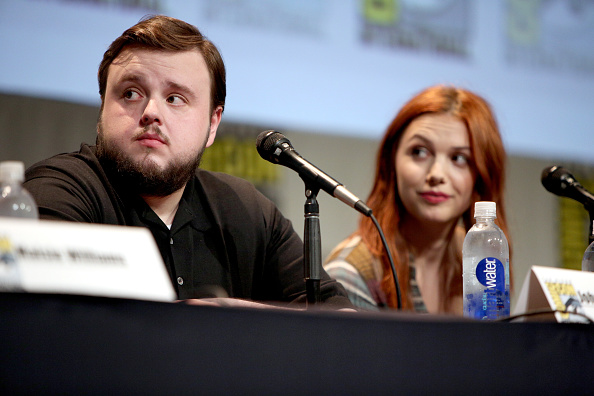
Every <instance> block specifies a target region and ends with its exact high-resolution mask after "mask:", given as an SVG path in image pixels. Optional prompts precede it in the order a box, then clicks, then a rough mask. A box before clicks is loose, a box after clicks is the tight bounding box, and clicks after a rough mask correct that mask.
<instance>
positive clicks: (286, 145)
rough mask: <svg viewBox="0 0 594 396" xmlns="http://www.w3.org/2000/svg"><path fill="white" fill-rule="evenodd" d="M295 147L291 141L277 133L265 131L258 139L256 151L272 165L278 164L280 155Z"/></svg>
mask: <svg viewBox="0 0 594 396" xmlns="http://www.w3.org/2000/svg"><path fill="white" fill-rule="evenodd" d="M292 148H293V146H292V145H291V142H290V141H289V139H287V138H286V137H285V135H283V134H282V133H280V132H277V131H272V130H271V131H264V132H261V133H260V134H259V135H258V138H257V139H256V149H257V150H258V154H260V157H262V158H264V159H265V160H266V161H270V162H272V163H275V164H276V163H278V155H279V154H280V153H281V152H283V151H285V150H287V149H292Z"/></svg>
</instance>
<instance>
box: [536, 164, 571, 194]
mask: <svg viewBox="0 0 594 396" xmlns="http://www.w3.org/2000/svg"><path fill="white" fill-rule="evenodd" d="M566 176H570V177H572V176H571V174H570V173H569V172H568V171H567V169H565V168H563V167H561V166H557V165H554V166H549V167H546V168H544V169H543V171H542V174H541V177H540V181H541V182H542V185H543V186H544V188H546V189H547V191H549V192H552V193H553V194H559V193H560V192H561V191H562V189H563V187H562V184H563V183H564V181H565V180H564V179H565V177H566ZM572 178H573V177H572Z"/></svg>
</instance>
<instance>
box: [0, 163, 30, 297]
mask: <svg viewBox="0 0 594 396" xmlns="http://www.w3.org/2000/svg"><path fill="white" fill-rule="evenodd" d="M24 179H25V165H24V164H23V163H22V162H18V161H4V162H0V216H3V217H21V218H27V219H38V218H39V213H38V211H37V205H36V204H35V201H34V200H33V197H31V194H29V193H28V192H27V190H25V189H24V188H23V185H22V183H23V180H24ZM0 221H2V219H1V218H0ZM0 290H2V291H13V292H14V291H21V290H22V285H21V274H20V270H19V266H18V263H17V261H16V259H15V257H14V253H13V247H12V245H11V241H10V239H9V238H4V237H3V236H2V235H0Z"/></svg>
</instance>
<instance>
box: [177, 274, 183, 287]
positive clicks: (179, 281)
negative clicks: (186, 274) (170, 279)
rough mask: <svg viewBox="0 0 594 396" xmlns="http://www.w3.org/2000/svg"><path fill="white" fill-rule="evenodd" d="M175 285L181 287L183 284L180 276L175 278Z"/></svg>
mask: <svg viewBox="0 0 594 396" xmlns="http://www.w3.org/2000/svg"><path fill="white" fill-rule="evenodd" d="M177 284H178V285H180V286H181V285H183V284H184V278H182V277H181V276H178V277H177Z"/></svg>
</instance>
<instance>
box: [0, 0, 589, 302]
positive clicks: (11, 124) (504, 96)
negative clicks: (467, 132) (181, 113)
mask: <svg viewBox="0 0 594 396" xmlns="http://www.w3.org/2000/svg"><path fill="white" fill-rule="evenodd" d="M148 14H166V15H170V16H173V17H176V18H180V19H183V20H185V21H187V22H189V23H192V24H194V25H196V26H197V27H198V28H199V29H200V30H201V31H202V33H203V34H205V35H206V36H207V37H208V38H209V39H210V40H212V41H213V42H214V43H215V44H216V45H217V46H218V48H219V50H220V51H221V54H222V56H223V59H224V60H225V63H226V67H227V103H226V108H225V113H224V115H223V124H222V125H221V128H220V129H219V134H218V136H217V141H216V142H215V144H214V145H213V146H212V147H211V148H210V149H208V150H207V152H206V154H205V157H204V163H203V167H205V168H208V169H212V170H217V171H223V172H227V173H231V174H234V175H237V176H240V177H243V178H246V179H248V180H251V181H252V182H254V183H255V184H256V185H257V186H258V187H259V188H260V189H261V190H262V191H263V192H264V193H265V194H267V195H268V196H269V197H270V198H272V199H273V200H274V201H275V202H276V203H277V204H278V206H279V207H280V208H281V210H282V211H283V212H284V213H285V215H287V217H289V218H290V219H291V220H292V221H293V225H294V227H295V228H296V229H297V231H298V232H299V233H300V234H303V204H304V203H305V195H304V186H303V182H302V181H301V179H300V178H299V177H298V175H297V174H296V173H294V172H293V171H291V170H288V169H285V168H283V167H280V166H275V165H272V164H269V163H267V162H265V161H264V160H262V159H261V158H260V157H259V155H258V154H257V152H256V149H255V139H256V136H257V135H258V134H259V133H260V132H261V131H263V130H267V129H276V130H278V131H280V132H282V133H283V134H284V135H285V136H287V137H288V138H289V139H290V140H291V142H292V143H293V146H294V147H295V149H296V150H297V151H298V152H299V153H300V154H301V155H302V156H304V157H305V158H307V159H308V160H309V161H311V162H312V163H314V164H316V165H317V166H318V167H320V168H321V169H323V170H324V171H326V172H327V173H328V174H330V175H331V176H333V177H334V178H336V179H337V180H339V181H341V182H342V183H344V184H345V186H346V187H347V188H348V189H349V190H350V191H352V192H353V193H355V194H356V195H358V196H359V197H360V198H362V199H366V198H367V194H368V192H369V189H370V187H371V179H372V177H373V168H374V157H375V154H376V150H377V146H378V144H379V139H380V138H381V136H382V134H383V133H384V130H385V128H386V127H387V125H388V124H389V122H390V121H391V119H392V118H393V117H394V115H395V114H396V112H397V111H398V109H399V108H400V107H401V106H402V104H404V102H406V101H407V100H408V99H409V98H410V97H411V96H412V95H414V94H415V93H417V92H418V91H420V90H422V89H423V88H425V87H427V86H429V85H433V84H453V85H457V86H461V87H465V88H468V89H470V90H473V91H475V92H477V93H478V94H480V95H481V96H483V97H484V98H485V99H487V100H488V101H489V102H490V103H491V105H492V107H493V109H494V111H495V114H496V116H497V119H498V122H499V126H500V128H501V132H502V135H503V139H504V142H505V145H506V149H507V151H508V155H509V164H508V175H507V176H508V187H507V193H506V194H507V204H508V215H509V223H510V228H511V236H512V241H513V246H514V255H513V258H512V266H513V271H514V274H513V282H514V289H515V293H514V295H515V296H516V297H517V294H518V293H519V291H520V289H521V286H522V283H523V281H524V278H525V277H526V274H527V273H528V271H529V269H530V267H531V266H532V265H544V266H554V267H567V268H580V264H581V257H582V254H583V252H584V250H585V248H586V246H587V241H588V239H587V231H588V216H587V212H586V211H585V210H584V208H583V207H582V206H581V205H580V204H579V203H577V202H574V201H571V200H569V199H567V198H558V197H556V196H554V195H552V194H551V193H549V192H547V191H546V190H545V189H544V188H543V187H542V185H541V183H540V174H541V171H542V170H543V168H545V167H547V166H550V165H555V164H558V165H563V166H565V167H566V168H568V169H569V170H570V171H571V172H572V173H573V174H574V175H575V176H576V178H577V179H578V180H579V181H580V182H581V183H582V184H583V185H584V186H586V187H587V188H588V189H590V190H591V191H594V155H593V153H594V133H593V131H592V130H591V128H592V126H593V125H594V111H593V110H592V109H591V107H592V105H594V1H592V0H299V1H295V0H196V1H183V0H0V54H2V55H1V58H0V160H21V161H23V162H25V165H26V166H29V165H31V164H33V163H34V162H36V161H38V160H41V159H43V158H46V157H49V156H51V155H54V154H57V153H60V152H67V151H75V150H77V149H78V148H79V145H80V143H81V142H87V143H94V141H95V124H96V120H97V115H98V109H99V95H98V87H97V78H96V73H97V68H98V65H99V62H100V61H101V59H102V56H103V52H104V51H105V50H106V48H107V47H108V46H109V44H110V43H111V42H112V41H113V40H114V39H115V38H116V37H117V36H119V35H120V34H121V33H122V32H123V31H124V30H125V29H127V28H128V27H130V26H132V25H133V24H135V23H136V22H138V20H139V19H141V18H142V17H143V16H145V15H148ZM318 201H319V203H320V215H321V232H322V253H323V255H324V256H326V255H327V254H328V253H329V252H330V250H331V249H332V248H333V247H334V246H335V245H336V244H337V243H338V242H339V241H341V240H342V239H343V238H345V237H346V236H348V235H349V234H350V233H351V232H352V231H353V230H354V229H355V227H356V225H357V221H358V214H357V212H355V211H354V210H353V209H351V208H349V207H348V206H345V205H344V204H342V203H341V202H339V201H338V200H336V199H334V198H332V197H330V196H327V195H325V193H323V192H321V193H320V195H319V196H318Z"/></svg>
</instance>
